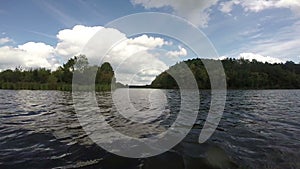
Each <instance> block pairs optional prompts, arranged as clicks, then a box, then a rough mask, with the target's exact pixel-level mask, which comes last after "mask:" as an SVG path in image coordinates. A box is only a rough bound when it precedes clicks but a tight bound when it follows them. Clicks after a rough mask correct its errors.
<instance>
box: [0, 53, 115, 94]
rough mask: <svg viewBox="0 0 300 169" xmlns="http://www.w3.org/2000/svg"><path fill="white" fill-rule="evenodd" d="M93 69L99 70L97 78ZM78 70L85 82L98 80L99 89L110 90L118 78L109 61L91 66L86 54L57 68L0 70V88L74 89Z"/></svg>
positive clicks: (96, 86) (97, 86)
mask: <svg viewBox="0 0 300 169" xmlns="http://www.w3.org/2000/svg"><path fill="white" fill-rule="evenodd" d="M93 70H97V73H96V79H91V76H86V75H89V74H90V72H92V71H93ZM75 71H77V72H79V74H81V75H82V77H84V79H83V80H84V81H85V82H91V81H92V82H96V85H95V88H96V90H97V91H103V90H110V89H111V85H114V84H115V82H116V79H115V77H114V71H113V68H112V67H111V65H110V64H109V63H107V62H105V63H103V64H102V65H101V67H97V66H89V63H88V59H87V58H86V56H85V55H79V56H75V57H73V58H71V59H69V60H68V62H67V63H65V64H63V65H62V66H60V67H59V68H58V69H57V70H55V71H53V72H51V70H48V69H45V68H38V69H29V70H22V69H20V68H16V69H15V70H10V69H8V70H5V71H2V72H0V89H15V90H18V89H28V90H63V91H71V90H72V79H73V74H74V72H75Z"/></svg>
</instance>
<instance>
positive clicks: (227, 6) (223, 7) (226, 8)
mask: <svg viewBox="0 0 300 169" xmlns="http://www.w3.org/2000/svg"><path fill="white" fill-rule="evenodd" d="M237 4H239V0H232V1H225V2H221V3H220V11H222V12H224V13H230V12H231V11H232V8H233V6H234V5H237Z"/></svg>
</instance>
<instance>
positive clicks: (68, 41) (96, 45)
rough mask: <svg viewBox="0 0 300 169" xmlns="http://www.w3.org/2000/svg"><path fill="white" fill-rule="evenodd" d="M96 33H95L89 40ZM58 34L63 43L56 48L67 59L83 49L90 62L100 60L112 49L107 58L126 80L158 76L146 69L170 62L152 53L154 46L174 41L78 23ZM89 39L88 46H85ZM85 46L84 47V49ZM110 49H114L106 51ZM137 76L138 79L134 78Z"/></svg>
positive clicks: (120, 78)
mask: <svg viewBox="0 0 300 169" xmlns="http://www.w3.org/2000/svg"><path fill="white" fill-rule="evenodd" d="M99 30H101V34H100V35H97V34H96V33H97V32H98V31H99ZM94 35H95V37H94V38H93V39H92V40H91V41H89V40H90V38H92V37H93V36H94ZM99 36H101V37H99ZM57 38H58V39H59V43H58V44H57V46H56V48H55V52H56V54H57V55H60V56H64V58H65V61H66V60H67V59H68V58H70V57H72V56H74V55H78V54H79V53H82V52H83V54H86V55H87V57H88V59H89V62H90V63H93V64H98V63H100V58H101V57H102V56H99V54H100V53H106V52H108V53H107V55H106V56H105V57H104V58H103V59H104V60H103V61H107V62H110V63H111V64H112V66H113V68H114V69H117V68H118V70H117V71H116V78H117V79H118V81H120V82H122V83H128V84H145V83H150V82H151V80H153V78H155V75H153V74H145V73H151V72H152V73H153V71H145V70H146V69H147V70H152V69H153V68H154V70H156V69H157V68H159V69H164V70H165V69H167V66H166V64H164V63H163V62H161V61H159V59H158V58H157V57H156V56H154V55H153V54H151V53H149V51H150V50H152V49H155V48H160V47H162V46H163V45H170V44H171V43H170V42H168V41H165V40H164V39H162V38H160V37H151V36H147V35H141V36H138V37H134V38H128V37H126V35H125V34H124V33H122V32H120V31H118V30H116V29H113V28H104V27H101V26H95V27H86V26H83V25H77V26H74V27H73V28H72V29H64V30H61V31H59V33H58V35H57ZM116 41H117V42H118V43H117V44H112V43H113V42H116ZM87 43H88V47H87V48H88V49H84V47H85V45H86V44H87ZM82 49H84V50H83V51H82ZM107 49H110V50H109V51H106V50H107ZM132 58H134V59H132ZM141 70H143V71H144V73H142V74H141V73H140V72H139V71H141ZM135 75H137V76H135ZM156 75H157V74H156ZM133 77H134V79H133V81H131V80H132V78H133Z"/></svg>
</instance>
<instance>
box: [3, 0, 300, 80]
mask: <svg viewBox="0 0 300 169" xmlns="http://www.w3.org/2000/svg"><path fill="white" fill-rule="evenodd" d="M130 3H131V4H132V8H135V7H142V8H144V10H145V11H152V10H154V11H160V12H168V13H172V14H175V15H178V16H181V17H183V18H185V19H187V20H188V21H190V22H191V23H193V24H194V25H196V26H197V27H199V28H200V29H203V30H204V32H206V33H207V34H208V37H209V38H211V39H212V40H213V39H216V41H215V43H216V47H217V49H218V50H220V51H221V57H220V58H225V57H233V58H241V57H243V58H245V59H249V60H252V59H256V60H258V61H262V62H270V63H279V62H285V61H287V60H293V61H296V62H298V61H299V60H300V57H299V56H300V49H299V46H300V0H253V1H248V0H227V1H223V0H201V1H199V0H177V1H173V0H131V1H130ZM48 6H49V5H48ZM0 10H1V9H0ZM239 10H240V11H242V12H237V11H239ZM273 10H274V11H276V12H277V11H279V12H281V13H284V14H286V13H288V14H287V16H289V18H284V17H281V18H274V17H273V15H272V14H273V12H274V11H273ZM3 11H4V12H5V10H3ZM55 13H56V14H63V15H64V16H65V17H67V18H72V17H70V16H68V15H67V14H66V13H63V11H59V9H56V10H55ZM261 13H262V17H261V18H255V17H257V16H258V15H260V14H261ZM216 15H220V16H222V17H223V20H218V21H215V20H216V18H218V17H220V16H218V17H217V16H216ZM252 15H254V17H253V16H252ZM250 16H252V17H250ZM247 17H250V19H249V20H247V21H248V22H249V23H247V24H248V25H251V24H252V25H251V27H247V26H248V25H247V24H246V21H245V22H239V18H241V20H242V19H247ZM228 18H230V19H228ZM61 19H62V18H59V20H60V21H61ZM224 19H225V20H224ZM226 19H227V20H230V24H232V25H228V24H226V21H227V20H226ZM73 20H74V19H73ZM253 20H259V21H260V23H256V22H254V21H253ZM266 20H274V22H276V23H277V22H278V23H277V24H278V25H280V27H275V26H274V25H268V24H270V23H271V22H270V21H268V22H266ZM235 21H236V22H237V23H234V22H235ZM228 22H229V21H228ZM264 22H266V23H265V25H263V24H264ZM239 23H240V24H245V25H247V26H244V27H246V28H244V29H243V31H240V30H239V29H238V28H240V27H239ZM234 24H236V25H234ZM87 25H88V24H79V23H78V24H75V25H73V26H72V27H67V28H63V29H60V30H57V31H56V35H47V34H45V35H47V36H49V37H51V38H53V37H55V39H56V40H57V42H56V43H55V44H49V43H47V42H39V41H34V40H31V41H27V42H26V43H21V44H19V43H17V42H16V40H15V38H11V37H10V36H9V34H7V33H6V32H2V33H1V35H0V70H3V69H8V68H10V69H14V68H15V67H18V66H21V67H23V68H36V67H45V68H49V69H52V70H54V69H56V68H57V67H59V66H60V65H62V63H64V62H66V61H67V60H68V59H69V58H71V57H73V56H75V55H78V54H80V52H81V50H82V48H83V47H84V45H85V44H86V43H87V42H88V40H89V39H90V38H91V37H92V36H93V35H94V34H95V33H96V32H97V31H99V30H100V29H104V30H105V31H106V32H107V34H106V35H107V37H106V38H107V39H110V38H120V39H123V41H122V42H121V43H119V44H117V45H116V46H114V48H112V50H111V51H110V52H109V53H108V54H107V55H106V56H105V57H104V61H109V62H111V64H112V65H113V67H114V68H115V69H118V70H117V79H118V80H119V81H121V82H123V83H129V84H145V83H149V82H151V80H153V79H154V78H155V76H156V75H157V74H159V73H160V72H161V71H163V70H165V69H167V68H168V66H169V64H170V63H166V62H163V61H162V60H161V59H160V58H159V57H158V56H157V53H159V54H160V55H163V56H164V57H166V58H169V60H173V61H174V60H175V61H179V60H182V59H184V58H188V57H189V56H190V55H191V52H190V51H189V50H188V49H187V48H186V47H184V46H182V45H180V44H173V42H170V41H168V40H166V39H165V38H164V37H154V36H149V35H146V34H144V35H139V36H136V37H127V36H126V35H125V34H124V33H122V32H120V31H119V30H116V29H112V28H104V27H103V26H87ZM272 26H274V27H273V28H272ZM236 27H237V28H236ZM275 28H276V31H274V32H272V31H270V30H272V29H274V30H275ZM170 29H172V28H171V27H170ZM230 29H232V31H231V32H230ZM33 32H34V31H33ZM216 32H217V33H216ZM220 32H222V33H223V32H225V33H227V34H228V35H227V36H229V37H227V39H226V35H224V39H222V38H220V37H221V36H220ZM232 32H234V34H233V33H232ZM236 32H238V33H236ZM40 34H44V33H40ZM228 39H230V40H231V41H229V40H228ZM241 39H242V41H241ZM232 41H236V42H235V43H233V42H232ZM230 44H233V45H232V46H233V47H232V48H233V49H230ZM97 45H98V46H99V50H101V46H104V45H105V43H103V42H100V41H99V44H97ZM171 46H172V47H171ZM227 48H228V49H227ZM155 50H160V52H153V51H155ZM162 50H165V51H163V52H162ZM89 60H91V61H92V62H91V63H95V62H97V60H96V58H89ZM149 63H151V64H149ZM120 65H122V66H120ZM132 65H135V66H132ZM132 74H136V77H135V79H132V78H131V75H132ZM132 80H133V81H132Z"/></svg>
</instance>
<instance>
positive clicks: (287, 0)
mask: <svg viewBox="0 0 300 169" xmlns="http://www.w3.org/2000/svg"><path fill="white" fill-rule="evenodd" d="M234 5H240V6H242V7H243V8H244V10H245V11H246V12H248V11H249V12H260V11H262V10H265V9H271V8H287V9H290V10H292V11H293V12H294V13H295V14H297V15H300V1H298V0H252V1H249V0H231V1H226V2H221V3H220V6H221V7H220V10H221V11H222V12H224V13H230V12H231V11H232V8H233V6H234Z"/></svg>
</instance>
